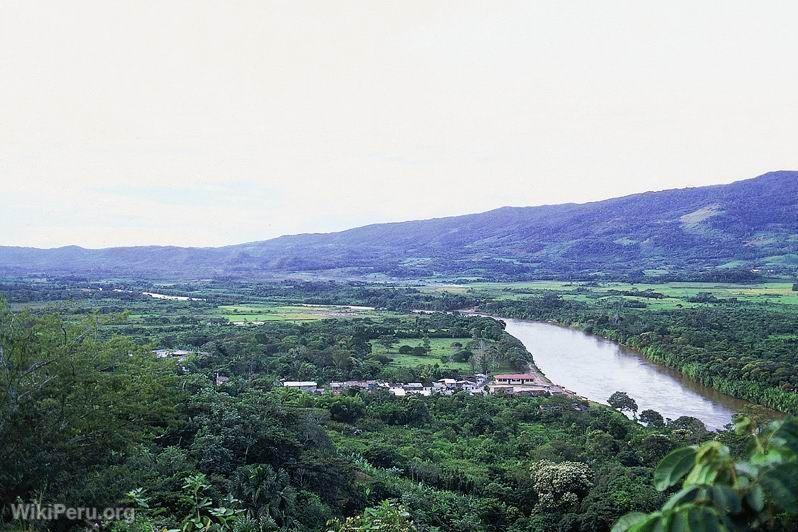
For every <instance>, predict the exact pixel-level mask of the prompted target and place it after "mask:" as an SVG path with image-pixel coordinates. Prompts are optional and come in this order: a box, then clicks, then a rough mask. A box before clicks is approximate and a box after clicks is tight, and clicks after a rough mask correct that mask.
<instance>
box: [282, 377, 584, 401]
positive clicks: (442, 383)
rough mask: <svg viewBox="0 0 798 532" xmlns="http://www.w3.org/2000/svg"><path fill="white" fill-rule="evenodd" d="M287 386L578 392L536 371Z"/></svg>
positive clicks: (334, 390) (338, 390) (317, 390)
mask: <svg viewBox="0 0 798 532" xmlns="http://www.w3.org/2000/svg"><path fill="white" fill-rule="evenodd" d="M281 384H282V386H283V387H284V388H289V389H293V390H300V391H302V392H306V393H312V394H319V395H321V394H326V393H330V394H332V395H341V394H343V393H348V392H364V393H374V392H377V391H380V390H383V391H387V392H388V393H390V394H392V395H394V396H396V397H404V396H408V395H421V396H430V395H433V394H440V395H452V394H454V393H456V392H465V393H468V394H470V395H484V394H497V395H511V396H536V397H537V396H550V395H570V396H573V395H575V394H574V392H572V391H570V390H567V389H565V388H563V387H562V386H558V385H556V384H553V383H552V382H551V381H549V380H548V379H546V378H545V377H544V376H542V375H538V374H532V373H512V374H499V375H494V376H492V377H491V376H489V375H486V374H484V373H475V374H474V375H471V376H470V377H467V378H464V379H438V380H436V381H433V382H431V383H430V384H429V385H425V384H423V383H420V382H409V383H393V382H385V381H379V380H350V381H340V382H331V383H329V385H327V386H320V385H319V384H318V383H317V382H316V381H288V380H284V381H282V382H281Z"/></svg>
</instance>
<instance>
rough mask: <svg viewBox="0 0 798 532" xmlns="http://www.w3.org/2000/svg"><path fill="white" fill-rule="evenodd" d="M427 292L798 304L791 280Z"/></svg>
mask: <svg viewBox="0 0 798 532" xmlns="http://www.w3.org/2000/svg"><path fill="white" fill-rule="evenodd" d="M634 290H637V291H639V292H644V291H652V292H657V293H659V294H662V295H663V296H665V297H663V298H661V299H655V298H650V297H640V296H635V295H621V294H618V293H615V292H617V291H634ZM422 291H424V292H427V293H435V294H440V293H443V292H449V293H452V294H462V295H471V296H474V297H479V298H488V299H495V300H524V299H528V298H531V297H536V296H540V295H542V294H543V293H545V292H547V291H555V292H557V293H559V294H560V295H561V296H562V297H563V298H565V299H568V300H573V301H585V302H587V301H591V300H593V301H595V300H600V299H601V298H604V297H623V298H624V299H630V300H637V301H641V302H643V303H645V304H646V307H647V308H650V309H652V310H670V309H674V308H689V307H695V306H700V305H703V304H705V303H697V302H691V301H688V299H689V298H692V297H695V296H697V295H699V294H701V293H707V294H711V295H712V296H714V297H716V298H717V299H720V300H723V299H732V298H734V299H737V300H739V301H741V302H748V303H763V304H768V305H791V306H792V305H798V292H795V291H793V290H792V284H791V283H758V284H732V283H691V282H678V283H677V282H674V283H663V284H648V283H620V282H617V283H616V282H606V283H600V284H599V285H591V284H589V283H581V282H563V281H524V282H508V283H470V284H435V285H428V286H425V287H423V288H422Z"/></svg>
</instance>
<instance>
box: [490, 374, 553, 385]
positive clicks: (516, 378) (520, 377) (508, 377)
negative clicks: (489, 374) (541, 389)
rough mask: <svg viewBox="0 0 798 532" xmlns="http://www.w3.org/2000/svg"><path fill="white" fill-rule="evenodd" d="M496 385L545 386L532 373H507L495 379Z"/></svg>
mask: <svg viewBox="0 0 798 532" xmlns="http://www.w3.org/2000/svg"><path fill="white" fill-rule="evenodd" d="M493 380H494V382H495V383H496V384H505V385H522V386H526V385H543V384H545V383H544V382H543V380H542V379H541V378H540V377H538V376H537V375H533V374H532V373H507V374H503V375H496V376H495V377H493Z"/></svg>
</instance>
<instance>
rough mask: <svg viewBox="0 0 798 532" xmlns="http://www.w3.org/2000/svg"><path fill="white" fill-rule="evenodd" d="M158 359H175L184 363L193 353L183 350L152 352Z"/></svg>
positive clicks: (157, 350) (158, 350)
mask: <svg viewBox="0 0 798 532" xmlns="http://www.w3.org/2000/svg"><path fill="white" fill-rule="evenodd" d="M153 353H155V356H156V357H158V358H176V359H177V360H179V361H180V362H185V360H186V358H188V356H189V355H193V354H194V352H193V351H186V350H185V349H155V350H154V351H153Z"/></svg>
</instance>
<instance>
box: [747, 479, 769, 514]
mask: <svg viewBox="0 0 798 532" xmlns="http://www.w3.org/2000/svg"><path fill="white" fill-rule="evenodd" d="M745 502H747V503H748V506H750V507H751V509H752V510H753V511H755V512H761V511H762V510H763V509H764V508H765V492H764V491H762V486H760V485H759V484H755V485H754V487H752V488H751V490H750V491H749V492H748V493H747V494H746V496H745Z"/></svg>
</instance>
